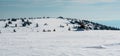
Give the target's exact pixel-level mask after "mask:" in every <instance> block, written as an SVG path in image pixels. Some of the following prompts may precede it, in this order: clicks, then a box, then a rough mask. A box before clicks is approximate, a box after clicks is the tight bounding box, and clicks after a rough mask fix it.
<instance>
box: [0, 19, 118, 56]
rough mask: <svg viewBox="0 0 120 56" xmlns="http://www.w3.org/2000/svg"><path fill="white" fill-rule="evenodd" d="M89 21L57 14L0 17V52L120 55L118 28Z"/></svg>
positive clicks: (16, 55) (7, 55) (9, 55)
mask: <svg viewBox="0 0 120 56" xmlns="http://www.w3.org/2000/svg"><path fill="white" fill-rule="evenodd" d="M78 21H79V20H78ZM70 22H71V23H70ZM79 22H81V21H79ZM92 23H93V22H91V23H85V22H84V23H83V22H82V23H79V24H80V25H79V24H78V23H77V24H76V23H74V22H72V21H71V19H59V18H49V19H47V18H45V19H29V20H28V19H25V20H21V19H18V20H10V19H8V20H4V21H0V56H120V31H119V30H118V29H117V28H114V27H113V28H112V27H107V26H105V27H103V25H100V24H96V25H98V26H96V25H95V24H92ZM83 24H85V25H84V26H82V25H83ZM101 29H102V30H101ZM103 29H107V30H103ZM111 29H112V30H111ZM113 29H114V30H113ZM116 29H117V30H116Z"/></svg>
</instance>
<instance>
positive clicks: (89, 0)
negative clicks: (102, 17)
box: [71, 0, 117, 4]
mask: <svg viewBox="0 0 120 56" xmlns="http://www.w3.org/2000/svg"><path fill="white" fill-rule="evenodd" d="M71 1H73V2H79V3H82V4H94V3H111V2H116V1H117V0H71Z"/></svg>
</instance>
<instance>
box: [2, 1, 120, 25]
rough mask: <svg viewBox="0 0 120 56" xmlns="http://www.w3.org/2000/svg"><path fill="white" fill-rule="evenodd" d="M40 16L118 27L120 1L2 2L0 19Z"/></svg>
mask: <svg viewBox="0 0 120 56" xmlns="http://www.w3.org/2000/svg"><path fill="white" fill-rule="evenodd" d="M38 16H51V17H58V16H64V17H72V18H82V19H88V20H97V21H99V22H100V23H103V21H107V23H104V24H108V25H109V23H110V25H115V26H118V25H116V24H115V23H116V22H117V24H118V22H119V21H120V1H119V0H0V18H13V17H38ZM108 21H109V22H108ZM111 21H113V22H111ZM112 23H113V24H112ZM119 24H120V23H119ZM119 26H120V25H119Z"/></svg>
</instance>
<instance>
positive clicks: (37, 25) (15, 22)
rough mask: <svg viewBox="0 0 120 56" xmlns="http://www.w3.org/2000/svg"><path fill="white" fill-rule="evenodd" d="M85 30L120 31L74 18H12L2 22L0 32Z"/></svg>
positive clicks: (0, 21) (0, 22)
mask: <svg viewBox="0 0 120 56" xmlns="http://www.w3.org/2000/svg"><path fill="white" fill-rule="evenodd" d="M84 30H119V28H114V27H110V26H105V25H102V24H98V23H94V22H91V21H88V20H80V19H72V18H63V17H58V18H51V17H43V18H41V17H40V18H17V19H16V18H12V19H1V20H0V32H34V31H36V32H66V31H84Z"/></svg>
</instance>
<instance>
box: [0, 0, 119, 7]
mask: <svg viewBox="0 0 120 56" xmlns="http://www.w3.org/2000/svg"><path fill="white" fill-rule="evenodd" d="M116 1H117V0H0V6H16V7H20V6H21V7H22V6H23V7H40V6H43V7H46V6H47V7H50V6H51V7H52V6H53V7H54V6H60V5H63V4H65V3H72V4H75V3H79V4H96V3H111V2H116Z"/></svg>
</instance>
